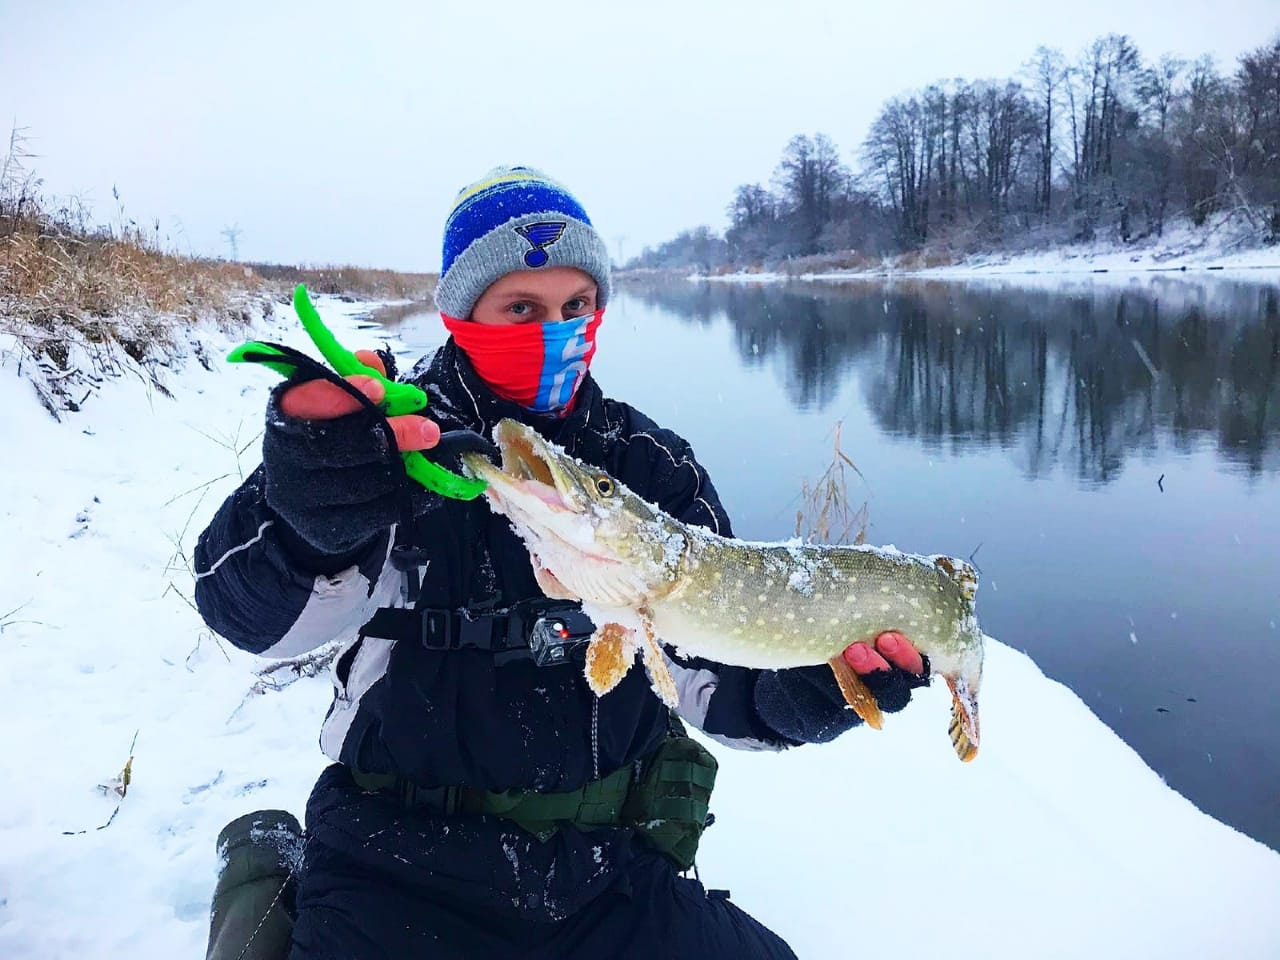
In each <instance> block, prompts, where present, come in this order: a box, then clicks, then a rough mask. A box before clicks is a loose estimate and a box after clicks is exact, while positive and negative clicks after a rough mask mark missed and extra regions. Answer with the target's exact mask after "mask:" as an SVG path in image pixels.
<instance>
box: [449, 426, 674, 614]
mask: <svg viewBox="0 0 1280 960" xmlns="http://www.w3.org/2000/svg"><path fill="white" fill-rule="evenodd" d="M494 440H496V441H497V444H498V449H499V450H500V451H501V454H502V466H501V468H499V467H496V466H494V465H493V464H492V463H491V462H489V460H487V459H486V458H485V457H483V456H481V455H479V454H475V453H466V454H463V456H462V460H463V463H464V464H465V466H466V468H467V470H468V471H469V472H470V473H472V474H473V475H474V476H476V477H479V478H480V479H482V480H484V481H486V482H487V483H488V485H489V486H488V489H487V490H486V491H485V497H486V498H487V499H488V501H489V505H490V507H491V508H492V509H493V510H494V512H496V513H500V514H502V515H504V516H505V517H507V519H509V520H510V521H511V525H512V527H513V528H514V529H515V531H516V533H517V534H519V536H520V538H521V539H522V540H524V543H525V546H526V547H527V548H528V550H529V554H530V557H531V558H532V560H533V564H534V569H535V572H537V573H538V575H539V577H538V579H539V583H540V584H541V585H542V587H543V589H544V591H545V592H547V593H548V594H551V595H561V596H568V597H569V598H570V599H579V600H582V601H584V602H586V603H590V604H592V605H598V606H602V607H612V608H627V609H632V610H636V609H639V608H640V607H642V606H644V605H646V604H647V603H649V602H650V601H652V600H654V599H657V598H658V597H661V596H663V595H664V594H666V593H667V591H669V590H670V589H671V588H672V587H673V586H674V585H675V581H676V577H677V574H678V571H679V568H680V564H681V561H682V559H683V558H684V556H685V551H686V548H687V546H688V541H687V537H686V535H685V533H684V530H683V528H682V527H681V526H680V525H679V524H678V523H676V522H675V521H673V520H672V519H671V518H669V517H666V516H664V515H663V514H661V513H660V512H659V511H658V510H657V508H656V507H654V506H652V505H651V504H649V503H646V502H645V501H644V500H642V499H640V498H639V497H637V496H636V495H635V494H634V493H632V492H631V491H630V490H628V489H627V488H626V487H624V486H623V485H622V484H620V483H618V481H616V480H614V479H613V478H612V477H610V476H609V475H608V474H607V473H605V472H604V471H603V470H600V469H599V468H597V467H592V466H589V465H587V464H584V463H582V462H581V461H580V460H577V459H575V458H574V457H572V456H570V455H569V454H568V453H566V452H565V451H564V450H562V449H561V448H559V447H557V446H555V445H553V444H551V443H548V442H547V441H546V440H544V439H543V438H542V437H541V436H539V435H538V433H537V432H535V431H534V430H533V429H532V428H530V427H527V426H525V425H523V424H521V423H518V422H516V421H514V420H503V421H501V422H500V423H499V424H498V425H497V427H496V428H495V429H494ZM548 573H549V574H551V579H548V578H547V577H546V574H548ZM560 588H563V589H560Z"/></svg>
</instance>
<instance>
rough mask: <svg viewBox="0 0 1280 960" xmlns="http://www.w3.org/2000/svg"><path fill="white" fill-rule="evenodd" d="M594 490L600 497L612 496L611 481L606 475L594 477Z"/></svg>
mask: <svg viewBox="0 0 1280 960" xmlns="http://www.w3.org/2000/svg"><path fill="white" fill-rule="evenodd" d="M596 492H598V493H599V494H600V496H602V497H611V496H613V481H612V480H610V479H609V478H608V477H596Z"/></svg>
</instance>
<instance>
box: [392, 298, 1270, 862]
mask: <svg viewBox="0 0 1280 960" xmlns="http://www.w3.org/2000/svg"><path fill="white" fill-rule="evenodd" d="M1038 283H1040V284H1041V285H1042V287H1041V288H1034V289H1028V288H1026V287H1020V286H1008V285H1002V284H996V283H992V282H990V281H985V282H982V283H977V282H961V281H951V282H932V283H922V282H901V281H900V282H896V283H890V284H886V283H880V282H857V283H851V284H839V285H837V284H826V283H823V284H819V283H810V284H802V283H789V284H760V285H743V284H722V283H692V282H679V283H674V284H671V283H668V284H661V285H659V284H644V285H641V284H635V283H623V284H622V285H621V289H620V290H619V292H618V293H617V294H616V296H615V298H614V300H613V302H612V303H611V304H610V306H609V310H608V312H607V314H606V318H605V322H604V324H603V326H602V327H601V329H600V334H599V351H598V353H597V357H596V360H595V363H594V366H593V372H594V373H595V374H596V376H597V378H598V379H599V381H600V382H601V384H602V385H603V386H604V388H605V390H606V391H607V392H608V393H610V394H611V395H613V396H617V397H619V398H622V399H626V400H628V401H629V402H631V403H633V404H634V405H635V406H637V407H639V408H640V409H641V410H643V411H645V412H646V413H648V414H649V415H650V416H651V417H653V418H654V419H656V420H657V421H658V422H659V423H661V424H663V425H664V426H668V427H670V428H671V429H673V430H675V431H676V432H677V433H680V434H681V435H683V436H684V437H686V438H687V439H688V440H690V441H691V442H692V443H693V446H694V449H695V451H696V452H697V454H698V458H699V459H700V460H701V462H702V463H703V464H704V465H705V466H706V467H707V469H708V470H709V471H710V474H711V476H712V478H713V480H714V482H715V484H716V487H717V489H718V490H719V492H720V495H721V498H722V499H723V501H724V503H725V506H726V507H727V509H728V510H729V513H730V516H731V517H732V518H733V520H734V525H735V532H736V534H737V535H738V536H740V537H745V538H749V539H767V540H773V539H784V538H787V537H790V536H792V535H793V534H794V532H795V530H796V515H797V511H800V512H802V513H806V515H807V516H810V517H812V515H813V513H812V509H811V508H808V507H807V505H806V502H805V501H804V499H803V497H802V490H803V489H804V486H805V484H806V482H808V483H810V484H812V483H813V482H814V481H816V480H817V479H818V478H819V477H820V475H821V474H822V473H823V471H824V470H826V468H827V466H828V465H829V464H830V463H831V461H832V451H833V442H834V439H835V429H836V426H837V424H839V428H840V446H841V449H842V450H843V451H844V452H845V453H846V454H847V455H848V457H849V458H850V460H851V461H852V462H853V463H854V464H855V465H856V467H857V470H858V471H859V473H854V472H853V471H852V470H846V478H847V480H848V494H849V497H850V498H851V501H852V505H853V506H854V507H861V506H862V505H863V504H865V507H866V518H867V527H866V539H867V541H868V542H871V543H879V544H885V543H892V544H894V545H896V546H897V547H899V548H900V549H903V550H908V551H912V552H919V553H948V554H952V555H955V556H960V557H971V558H972V559H973V561H974V562H975V563H976V564H977V565H978V567H979V568H980V570H981V573H982V582H981V585H980V588H979V594H978V613H979V619H980V621H981V623H982V625H983V628H984V629H985V631H986V632H987V633H989V634H991V635H992V636H994V637H996V638H998V639H999V640H1001V641H1002V642H1004V643H1006V644H1009V645H1011V646H1013V647H1016V648H1017V649H1019V650H1023V651H1025V652H1026V653H1027V654H1029V655H1030V656H1031V657H1032V658H1033V659H1034V660H1035V661H1036V663H1037V664H1038V665H1039V666H1040V667H1041V669H1043V670H1044V671H1045V673H1047V674H1048V675H1050V676H1052V677H1054V678H1056V679H1057V680H1060V681H1061V682H1062V683H1064V684H1066V685H1067V686H1069V687H1070V688H1071V689H1072V690H1074V691H1075V692H1076V693H1077V694H1078V695H1079V696H1080V697H1081V698H1082V699H1083V700H1084V701H1085V702H1086V703H1087V704H1088V705H1089V707H1090V708H1091V709H1092V710H1093V711H1094V712H1095V713H1096V714H1097V715H1098V716H1099V717H1101V718H1102V720H1103V721H1104V722H1106V723H1107V724H1108V725H1109V726H1110V727H1111V728H1112V729H1114V730H1115V731H1116V732H1117V733H1118V734H1119V735H1120V736H1121V737H1122V738H1123V739H1124V740H1125V741H1126V742H1127V743H1129V744H1130V745H1131V746H1132V747H1133V748H1134V749H1135V750H1136V751H1137V752H1138V753H1139V754H1140V755H1141V756H1142V757H1143V759H1144V760H1145V761H1146V762H1147V763H1148V764H1149V765H1150V766H1151V767H1152V768H1153V769H1154V770H1155V771H1156V772H1157V773H1159V774H1160V775H1161V776H1162V777H1163V778H1164V779H1165V780H1166V782H1167V783H1168V784H1169V785H1170V786H1171V787H1173V788H1174V789H1176V790H1178V791H1179V792H1180V793H1182V794H1183V795H1184V796H1186V797H1188V798H1189V799H1190V800H1191V801H1192V802H1194V803H1195V804H1196V805H1197V806H1199V807H1200V808H1201V809H1203V810H1205V811H1206V812H1207V813H1209V814H1211V815H1212V816H1214V817H1215V818H1217V819H1219V820H1222V821H1223V822H1225V823H1228V824H1231V825H1233V826H1234V827H1236V828H1237V829H1239V830H1241V831H1243V832H1245V833H1247V834H1249V835H1251V836H1253V837H1255V838H1257V839H1258V840H1261V841H1262V842H1264V843H1266V844H1268V845H1270V846H1271V847H1273V848H1276V849H1280V695H1278V678H1280V286H1277V285H1267V284H1264V283H1258V282H1233V281H1230V280H1226V279H1223V280H1213V281H1206V282H1196V281H1192V280H1188V279H1183V278H1181V277H1147V278H1143V279H1140V280H1133V281H1128V282H1118V281H1114V280H1112V281H1107V282H1097V281H1080V282H1074V281H1067V280H1058V281H1049V280H1048V279H1047V278H1043V277H1042V278H1038ZM397 328H398V330H397V332H398V333H399V334H400V335H401V336H402V338H403V339H404V340H405V342H406V343H407V344H408V346H409V348H410V351H409V352H411V353H414V354H416V353H420V352H422V351H423V350H425V349H427V348H429V347H431V346H434V345H435V344H438V343H439V342H441V340H442V337H443V334H442V332H441V329H440V326H439V321H438V319H437V318H436V317H435V315H434V314H418V315H410V316H408V317H406V318H403V319H401V320H399V321H398V322H397ZM1071 748H1072V745H1071V744H1070V743H1069V742H1068V743H1057V744H1051V743H1047V744H1045V749H1046V750H1070V749H1071Z"/></svg>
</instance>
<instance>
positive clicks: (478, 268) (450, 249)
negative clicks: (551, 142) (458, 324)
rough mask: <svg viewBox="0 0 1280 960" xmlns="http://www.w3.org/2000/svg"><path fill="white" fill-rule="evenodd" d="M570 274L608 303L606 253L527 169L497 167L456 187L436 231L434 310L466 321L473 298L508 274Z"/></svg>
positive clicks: (576, 214)
mask: <svg viewBox="0 0 1280 960" xmlns="http://www.w3.org/2000/svg"><path fill="white" fill-rule="evenodd" d="M541 267H577V268H578V269H579V270H582V271H583V272H585V273H587V274H589V275H590V276H591V278H592V279H593V280H595V282H596V286H597V288H598V293H597V295H596V306H598V307H603V306H604V305H605V302H606V301H607V300H608V299H609V253H608V250H607V249H606V247H605V244H604V241H603V240H601V239H600V235H599V234H598V233H596V231H595V228H594V227H593V226H591V220H590V219H588V217H587V212H586V211H585V210H583V209H582V204H580V203H578V201H577V200H576V199H574V197H573V195H572V194H571V193H569V191H568V190H566V189H565V188H564V187H562V186H561V185H560V184H558V183H556V182H555V181H554V180H552V179H551V178H550V177H548V176H546V175H544V174H542V173H539V172H538V171H537V170H534V169H532V168H530V167H497V168H495V169H493V170H490V171H489V173H488V174H486V175H485V176H484V178H483V179H481V180H479V181H477V182H476V183H473V184H471V186H469V187H463V189H462V191H461V192H460V193H459V194H458V197H457V199H456V200H455V201H454V203H453V209H452V210H451V211H449V217H448V219H447V220H446V221H445V225H444V251H443V256H442V258H441V267H440V269H441V273H440V282H439V284H438V285H437V286H436V306H438V307H439V308H440V312H441V313H443V314H446V315H448V316H451V317H456V318H458V319H459V320H466V319H469V318H470V316H471V311H472V309H473V308H474V307H475V305H476V301H477V300H479V299H480V295H481V294H482V293H484V291H485V290H486V289H487V288H488V287H489V285H490V284H491V283H493V282H494V281H495V280H497V279H499V278H501V277H504V276H506V275H507V274H508V273H511V272H512V271H513V270H537V269H539V268H541Z"/></svg>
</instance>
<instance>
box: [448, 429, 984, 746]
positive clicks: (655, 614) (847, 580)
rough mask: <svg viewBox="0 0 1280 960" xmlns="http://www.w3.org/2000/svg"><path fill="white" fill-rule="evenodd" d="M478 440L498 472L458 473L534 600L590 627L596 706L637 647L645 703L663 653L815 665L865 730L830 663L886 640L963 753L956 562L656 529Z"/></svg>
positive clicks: (569, 464) (512, 441) (502, 438)
mask: <svg viewBox="0 0 1280 960" xmlns="http://www.w3.org/2000/svg"><path fill="white" fill-rule="evenodd" d="M494 436H495V439H496V441H497V443H498V447H499V449H500V450H501V451H502V460H503V462H502V468H501V469H499V468H497V467H495V466H494V465H493V464H491V463H489V461H487V460H486V459H484V458H483V457H481V456H479V455H476V454H467V455H465V456H464V462H465V464H466V466H467V468H468V469H469V470H470V471H471V472H472V473H473V474H474V475H476V476H478V477H480V478H482V479H484V480H485V481H487V483H488V489H487V490H486V497H487V498H488V500H489V503H490V506H491V507H492V508H493V509H494V510H495V511H497V512H499V513H502V514H504V515H505V516H507V517H508V518H509V519H510V520H511V522H512V525H513V527H514V528H515V530H516V532H517V533H518V534H519V535H520V536H521V538H522V539H523V540H524V542H525V545H526V546H527V547H528V549H529V552H530V555H531V557H532V559H533V563H534V569H535V572H536V573H537V575H538V577H539V582H540V583H541V585H542V587H543V589H544V591H545V592H547V593H548V594H549V595H552V596H561V597H567V598H571V599H578V600H581V601H582V604H583V608H584V610H586V612H587V613H588V614H589V615H590V616H591V617H592V620H593V621H594V622H595V623H596V624H597V625H598V630H597V634H596V636H595V638H593V641H592V644H591V649H590V650H589V652H588V660H587V679H588V682H589V683H590V684H591V686H592V688H593V689H595V690H596V692H598V693H604V692H606V691H607V690H609V689H612V686H613V685H615V684H616V683H617V682H618V681H619V680H620V679H621V678H622V676H623V675H624V674H625V673H626V670H627V669H629V667H630V666H631V664H632V662H633V661H634V658H635V653H636V649H637V647H638V649H639V651H640V653H641V655H642V656H643V658H644V662H645V666H646V668H647V670H648V672H649V676H650V680H651V681H652V682H653V685H654V687H655V690H657V692H658V693H659V694H660V695H661V696H663V697H664V698H665V699H667V700H668V701H670V700H672V699H673V697H674V684H673V683H672V682H671V680H670V676H669V674H668V672H667V669H666V667H665V664H664V662H663V659H662V656H661V650H660V646H659V644H660V643H665V644H667V645H669V646H671V647H673V648H675V649H676V650H677V651H678V652H680V653H682V654H685V655H689V656H699V657H705V658H707V659H710V660H714V661H716V662H718V663H726V664H735V665H738V666H743V667H752V668H761V669H785V668H788V667H800V666H808V665H814V664H822V663H828V664H830V665H831V667H832V670H833V671H834V672H835V674H836V680H837V682H838V683H839V684H840V687H841V690H842V691H843V692H844V695H845V697H846V699H847V700H848V701H849V703H850V704H851V705H852V706H853V708H854V709H855V710H857V711H858V713H859V714H860V715H861V716H863V717H864V718H865V719H867V720H868V721H869V722H871V724H872V725H873V726H878V725H879V720H880V714H879V710H878V708H877V707H876V705H875V702H874V697H872V696H871V694H870V692H869V691H868V690H867V689H866V687H865V685H864V684H863V683H862V682H861V680H860V679H859V678H858V676H857V674H856V673H854V672H853V671H852V670H851V669H850V668H849V667H848V666H847V665H846V664H845V662H844V659H843V657H842V656H841V653H842V651H843V650H844V648H845V647H846V646H848V645H849V644H850V643H853V642H855V641H860V640H861V641H872V640H874V639H875V637H876V636H877V635H878V634H880V633H882V632H884V631H886V630H896V631H900V632H901V633H903V634H905V635H906V636H907V637H909V638H910V639H911V641H912V642H913V643H914V644H915V646H916V647H917V649H919V650H920V652H921V653H924V654H926V655H927V656H928V657H929V659H930V661H931V666H932V669H933V671H934V672H935V673H938V674H940V675H942V676H943V677H944V678H945V679H946V681H947V684H948V686H949V687H950V689H951V693H952V701H953V708H952V725H951V738H952V742H953V744H954V746H955V749H956V752H957V754H958V755H959V756H960V757H961V759H963V760H969V759H972V758H973V756H974V755H975V754H976V753H977V746H978V708H977V694H978V687H979V685H980V683H981V676H982V633H981V631H980V630H979V629H978V624H977V620H976V617H975V616H974V605H973V600H974V593H975V591H976V588H977V576H976V574H975V572H974V570H973V568H972V567H971V566H969V565H968V564H967V563H965V562H964V561H961V560H956V559H954V558H950V557H944V556H931V557H926V556H918V555H914V554H906V553H901V552H898V551H896V550H892V549H885V548H878V547H869V546H834V545H820V544H809V543H802V542H795V543H786V544H778V543H773V544H767V543H750V542H746V541H742V540H734V539H730V538H727V537H722V536H719V535H717V534H714V533H711V532H710V531H707V530H704V529H702V528H699V527H691V526H689V525H687V524H683V523H681V522H680V521H678V520H676V519H675V518H673V517H671V516H669V515H667V514H665V513H663V512H662V511H660V510H659V509H657V508H656V507H654V506H653V505H651V504H649V503H646V502H645V501H643V500H642V499H640V498H639V497H637V496H636V495H635V494H634V493H632V492H631V491H629V490H627V489H626V488H625V487H624V486H622V485H621V484H619V483H617V481H615V480H613V478H611V477H609V476H608V475H607V474H605V473H602V472H601V471H600V470H599V469H597V468H595V467H591V466H589V465H587V464H583V463H582V462H580V461H578V460H576V459H574V458H573V457H570V456H569V455H568V454H566V453H565V452H564V451H563V450H560V449H559V448H557V447H555V446H553V445H551V444H549V443H547V442H546V441H545V440H543V439H542V438H541V437H540V436H538V435H537V434H536V433H535V432H534V431H532V430H530V429H529V428H527V427H524V426H522V425H521V424H518V423H516V422H515V421H510V420H504V421H502V422H501V423H500V424H499V425H498V427H497V429H496V430H495V434H494Z"/></svg>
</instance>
